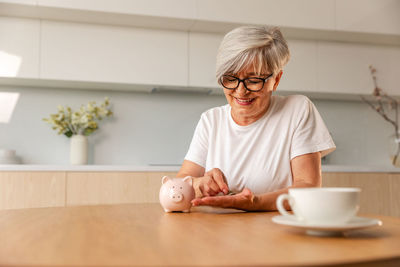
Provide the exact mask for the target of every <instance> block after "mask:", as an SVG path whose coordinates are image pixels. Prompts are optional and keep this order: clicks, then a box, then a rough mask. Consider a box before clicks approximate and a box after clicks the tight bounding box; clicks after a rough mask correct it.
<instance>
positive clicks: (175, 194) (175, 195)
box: [170, 191, 183, 203]
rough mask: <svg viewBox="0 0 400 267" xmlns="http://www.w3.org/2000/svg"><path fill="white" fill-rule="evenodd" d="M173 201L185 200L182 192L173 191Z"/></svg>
mask: <svg viewBox="0 0 400 267" xmlns="http://www.w3.org/2000/svg"><path fill="white" fill-rule="evenodd" d="M170 197H171V199H172V201H173V202H176V203H178V202H181V201H182V200H183V195H182V193H180V192H176V191H172V192H171V195H170Z"/></svg>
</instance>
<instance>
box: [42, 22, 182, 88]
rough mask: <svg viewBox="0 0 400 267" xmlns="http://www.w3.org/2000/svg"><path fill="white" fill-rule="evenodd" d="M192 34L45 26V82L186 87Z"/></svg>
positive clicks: (67, 24) (51, 24)
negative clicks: (70, 81) (91, 82)
mask: <svg viewBox="0 0 400 267" xmlns="http://www.w3.org/2000/svg"><path fill="white" fill-rule="evenodd" d="M187 39H188V36H187V33H186V32H179V31H167V30H152V29H141V28H132V27H113V26H102V25H94V24H81V23H64V22H54V21H43V22H42V39H41V44H42V46H41V62H42V64H41V78H45V79H58V80H75V81H95V82H115V83H136V84H151V85H180V86H186V85H187V77H188V71H187V64H188V63H187V62H188V56H187V55H188V52H187V51H188V44H187Z"/></svg>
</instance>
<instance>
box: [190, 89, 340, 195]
mask: <svg viewBox="0 0 400 267" xmlns="http://www.w3.org/2000/svg"><path fill="white" fill-rule="evenodd" d="M335 148H336V147H335V144H334V143H333V140H332V137H331V136H330V134H329V131H328V129H327V128H326V126H325V124H324V122H323V120H322V118H321V116H320V115H319V113H318V111H317V109H316V108H315V106H314V104H313V103H312V102H311V101H310V100H309V99H308V98H307V97H305V96H301V95H292V96H275V95H274V96H272V97H271V104H270V107H269V108H268V111H267V112H266V113H265V114H264V115H263V117H261V118H260V119H259V120H257V121H256V122H254V123H252V124H250V125H247V126H240V125H238V124H237V123H236V122H235V121H234V120H233V119H232V116H231V107H230V105H228V104H227V105H225V106H221V107H216V108H212V109H209V110H207V111H206V112H204V113H203V114H202V115H201V118H200V121H199V123H198V124H197V127H196V130H195V133H194V136H193V139H192V142H191V144H190V148H189V151H188V153H187V154H186V157H185V159H186V160H189V161H192V162H194V163H196V164H198V165H200V166H202V167H204V168H205V171H209V170H211V169H213V168H219V169H221V171H222V172H223V173H224V174H225V177H226V179H227V183H228V186H229V189H230V190H232V191H233V192H241V191H242V190H243V189H244V188H245V187H247V188H249V189H250V190H251V191H252V192H253V193H255V194H262V193H267V192H272V191H276V190H278V189H281V188H285V187H288V186H291V185H292V173H291V167H290V160H291V159H293V158H294V157H297V156H299V155H303V154H307V153H312V152H317V151H321V153H322V156H325V155H327V154H328V153H330V152H332V151H333V150H335Z"/></svg>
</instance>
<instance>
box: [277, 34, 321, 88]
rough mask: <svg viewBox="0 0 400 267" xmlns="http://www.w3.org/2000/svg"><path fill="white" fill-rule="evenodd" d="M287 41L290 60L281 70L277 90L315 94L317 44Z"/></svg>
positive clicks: (314, 42) (303, 41)
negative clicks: (281, 73)
mask: <svg viewBox="0 0 400 267" xmlns="http://www.w3.org/2000/svg"><path fill="white" fill-rule="evenodd" d="M287 41H288V45H289V50H290V60H289V62H288V64H287V65H286V67H285V68H284V69H283V75H282V79H281V81H280V84H279V87H278V90H279V91H301V92H315V91H316V89H317V42H316V41H305V40H287Z"/></svg>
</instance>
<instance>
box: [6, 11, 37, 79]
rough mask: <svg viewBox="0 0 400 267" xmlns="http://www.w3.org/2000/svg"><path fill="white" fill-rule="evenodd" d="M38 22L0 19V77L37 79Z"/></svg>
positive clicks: (21, 19)
mask: <svg viewBox="0 0 400 267" xmlns="http://www.w3.org/2000/svg"><path fill="white" fill-rule="evenodd" d="M39 32H40V21H39V20H35V19H23V18H13V17H0V77H15V78H38V76H39Z"/></svg>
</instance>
